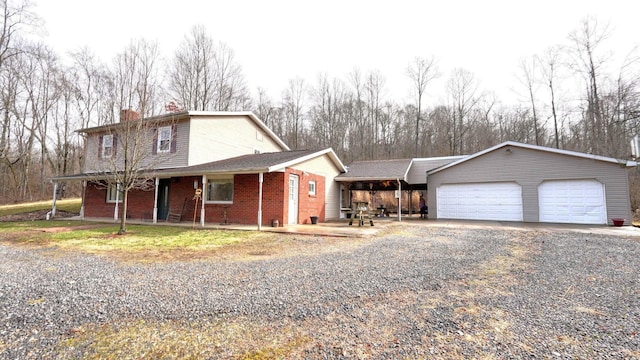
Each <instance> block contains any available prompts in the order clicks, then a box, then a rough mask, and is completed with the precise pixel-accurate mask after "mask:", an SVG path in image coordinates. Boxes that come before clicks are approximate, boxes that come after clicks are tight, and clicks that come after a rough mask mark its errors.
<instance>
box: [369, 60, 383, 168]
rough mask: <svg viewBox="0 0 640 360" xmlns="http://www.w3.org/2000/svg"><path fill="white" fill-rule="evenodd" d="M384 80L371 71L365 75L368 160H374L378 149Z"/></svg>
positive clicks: (379, 74) (380, 75) (378, 73)
mask: <svg viewBox="0 0 640 360" xmlns="http://www.w3.org/2000/svg"><path fill="white" fill-rule="evenodd" d="M385 82H386V81H385V78H384V76H382V74H381V73H380V72H379V71H371V72H369V74H368V75H367V82H366V84H365V89H366V90H367V101H368V104H369V131H370V134H369V136H370V139H371V140H370V141H369V143H370V144H371V145H370V147H371V149H370V153H369V158H370V159H375V158H376V156H377V154H376V149H377V148H378V142H379V139H378V129H379V125H380V116H381V104H382V101H383V99H382V97H383V92H384V86H385Z"/></svg>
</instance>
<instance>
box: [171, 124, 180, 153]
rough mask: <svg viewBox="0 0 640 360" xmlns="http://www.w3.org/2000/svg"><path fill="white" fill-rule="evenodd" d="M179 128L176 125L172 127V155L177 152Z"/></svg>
mask: <svg viewBox="0 0 640 360" xmlns="http://www.w3.org/2000/svg"><path fill="white" fill-rule="evenodd" d="M177 134H178V126H177V125H176V124H173V125H171V153H172V154H173V153H175V152H176V140H177V138H178V135H177Z"/></svg>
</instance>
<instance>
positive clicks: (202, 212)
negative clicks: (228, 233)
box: [200, 175, 207, 227]
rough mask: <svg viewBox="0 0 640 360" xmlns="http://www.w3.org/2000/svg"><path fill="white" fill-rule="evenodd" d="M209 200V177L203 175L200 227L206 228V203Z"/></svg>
mask: <svg viewBox="0 0 640 360" xmlns="http://www.w3.org/2000/svg"><path fill="white" fill-rule="evenodd" d="M205 200H207V175H202V204H201V205H200V206H201V207H200V226H202V227H204V202H205Z"/></svg>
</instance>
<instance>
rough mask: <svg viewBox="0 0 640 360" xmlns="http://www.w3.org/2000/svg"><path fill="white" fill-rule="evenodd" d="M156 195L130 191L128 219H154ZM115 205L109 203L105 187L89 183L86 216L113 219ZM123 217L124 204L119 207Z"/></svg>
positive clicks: (86, 193) (86, 197)
mask: <svg viewBox="0 0 640 360" xmlns="http://www.w3.org/2000/svg"><path fill="white" fill-rule="evenodd" d="M154 199H155V193H154V191H153V190H151V191H140V190H133V191H129V201H128V202H127V203H128V209H127V213H128V215H129V216H128V217H129V218H130V219H153V201H154ZM115 205H116V204H115V203H108V202H107V189H106V188H105V187H104V185H98V184H96V183H88V184H87V189H86V192H85V208H84V216H86V217H106V218H113V211H114V208H115ZM118 206H119V211H120V214H119V215H118V218H120V216H122V203H120V204H119V205H118Z"/></svg>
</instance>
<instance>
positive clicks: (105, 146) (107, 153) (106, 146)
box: [102, 135, 113, 158]
mask: <svg viewBox="0 0 640 360" xmlns="http://www.w3.org/2000/svg"><path fill="white" fill-rule="evenodd" d="M111 154H113V135H105V136H103V137H102V157H104V158H108V157H111Z"/></svg>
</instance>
